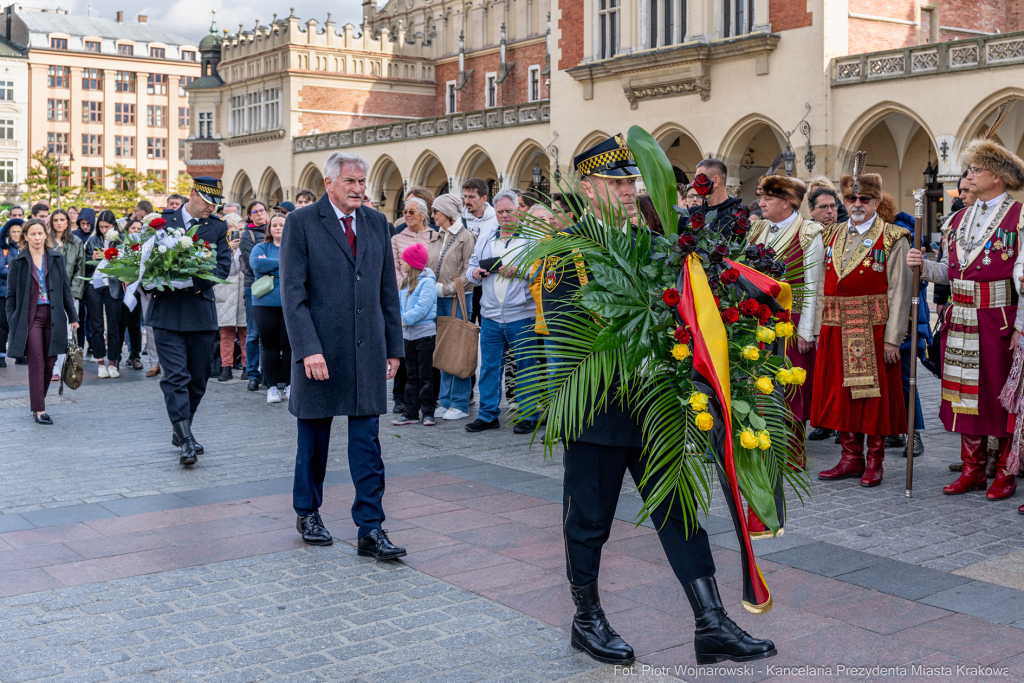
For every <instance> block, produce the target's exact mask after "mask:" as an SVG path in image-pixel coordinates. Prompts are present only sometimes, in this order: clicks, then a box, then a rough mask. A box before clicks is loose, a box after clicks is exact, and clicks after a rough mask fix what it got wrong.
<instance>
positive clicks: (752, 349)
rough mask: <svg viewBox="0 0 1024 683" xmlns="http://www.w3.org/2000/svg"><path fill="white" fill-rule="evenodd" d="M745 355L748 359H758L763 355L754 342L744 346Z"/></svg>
mask: <svg viewBox="0 0 1024 683" xmlns="http://www.w3.org/2000/svg"><path fill="white" fill-rule="evenodd" d="M743 357H744V358H746V359H747V360H757V359H758V358H760V357H761V351H760V350H758V348H757V347H756V346H754V345H752V344H747V345H746V346H744V347H743Z"/></svg>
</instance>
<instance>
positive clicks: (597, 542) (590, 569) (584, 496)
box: [562, 441, 715, 586]
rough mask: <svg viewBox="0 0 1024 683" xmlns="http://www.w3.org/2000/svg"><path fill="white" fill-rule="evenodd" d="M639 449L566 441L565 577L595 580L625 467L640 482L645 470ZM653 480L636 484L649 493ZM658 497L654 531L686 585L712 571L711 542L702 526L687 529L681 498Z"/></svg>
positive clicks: (571, 580)
mask: <svg viewBox="0 0 1024 683" xmlns="http://www.w3.org/2000/svg"><path fill="white" fill-rule="evenodd" d="M642 452H643V451H642V449H640V448H621V447H616V446H602V445H600V444H593V443H584V442H582V441H570V442H568V443H567V444H566V447H565V482H564V487H563V493H562V519H563V520H564V522H563V533H564V535H565V554H566V558H565V559H566V574H567V575H568V577H569V583H571V584H573V585H574V586H585V585H587V584H589V583H591V582H593V581H596V580H597V575H598V572H599V570H600V567H601V548H602V547H603V546H604V544H605V542H606V541H607V540H608V535H609V534H610V533H611V528H612V520H613V519H614V518H615V507H616V505H618V502H619V491H620V490H621V488H622V478H623V477H624V476H625V474H626V470H627V469H628V470H629V473H630V474H631V475H632V476H633V481H634V482H636V485H637V486H638V487H639V486H640V482H641V481H642V480H643V476H644V465H645V463H644V461H643V460H641V457H640V456H641V454H642ZM652 487H653V483H650V484H648V486H645V487H643V488H641V489H640V495H641V496H642V497H643V498H644V500H646V499H647V496H648V495H649V494H650V489H651V488H652ZM669 503H670V501H668V500H666V501H664V502H662V504H661V505H659V506H658V507H657V508H656V509H655V510H654V514H652V515H651V521H652V522H654V527H655V528H656V529H658V537H659V538H660V539H661V545H662V547H663V548H664V549H665V555H666V556H668V561H669V564H670V565H671V566H672V571H673V572H675V575H676V578H677V579H679V583H680V584H682V585H684V586H686V585H687V584H690V583H692V582H693V581H695V580H697V579H700V578H703V577H705V576H713V575H714V573H715V561H714V559H713V558H712V557H711V545H710V544H709V543H708V534H707V532H706V531H704V528H703V527H700V526H696V527H695V526H691V529H690V530H691V533H690V535H689V536H687V534H686V528H685V526H684V524H683V516H682V514H681V513H680V511H679V502H678V501H676V502H675V503H674V504H673V505H672V506H671V512H668V514H667V518H668V519H667V521H666V510H668V509H669Z"/></svg>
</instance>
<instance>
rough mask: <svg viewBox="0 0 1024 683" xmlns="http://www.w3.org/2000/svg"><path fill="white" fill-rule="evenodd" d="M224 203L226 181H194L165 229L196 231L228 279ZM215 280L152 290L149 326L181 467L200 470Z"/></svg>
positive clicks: (219, 272) (196, 280)
mask: <svg viewBox="0 0 1024 683" xmlns="http://www.w3.org/2000/svg"><path fill="white" fill-rule="evenodd" d="M223 201H224V193H223V189H222V185H221V181H220V180H218V179H217V178H210V177H207V176H199V177H196V178H194V179H193V182H192V191H191V193H190V194H189V199H188V202H187V203H186V204H185V205H184V206H182V207H181V208H180V209H178V210H177V211H175V212H174V213H173V214H171V213H168V214H165V218H166V219H167V225H166V226H165V229H167V230H171V229H174V228H182V229H184V230H190V229H192V228H193V227H194V228H196V233H195V235H196V237H197V238H198V239H199V240H200V241H203V242H209V243H210V245H211V248H212V247H213V245H216V253H217V269H216V271H215V272H214V275H215V276H217V277H218V278H225V277H227V276H228V272H229V270H230V269H231V249H230V248H228V242H227V224H225V223H224V221H222V220H221V219H220V218H218V217H217V216H214V215H211V214H212V213H213V210H214V209H216V208H217V206H218V205H220V204H221V203H222V202H223ZM214 284H215V283H214V282H213V281H210V280H205V279H200V278H193V279H190V280H186V281H185V282H178V283H172V285H171V286H172V289H165V290H164V291H152V298H151V299H150V303H149V309H148V310H147V311H146V324H147V325H149V326H152V327H153V335H154V337H155V341H156V348H157V353H158V355H159V356H160V365H161V366H162V367H163V371H164V376H163V379H161V380H160V389H161V391H163V392H164V402H165V403H166V404H167V417H168V418H170V420H171V429H172V430H173V433H174V434H173V436H172V438H171V443H172V444H173V445H174V446H178V447H180V448H181V453H180V455H179V462H180V463H181V464H182V465H194V464H195V463H196V462H197V460H198V456H199V455H202V453H203V447H202V446H200V445H199V444H198V443H196V440H195V437H193V436H192V419H193V418H194V417H195V414H196V410H198V409H199V402H200V401H202V400H203V394H205V393H206V383H207V381H208V380H209V379H210V366H211V363H212V360H213V359H212V354H213V342H214V338H215V337H216V335H217V307H216V305H215V303H214V296H213V286H214Z"/></svg>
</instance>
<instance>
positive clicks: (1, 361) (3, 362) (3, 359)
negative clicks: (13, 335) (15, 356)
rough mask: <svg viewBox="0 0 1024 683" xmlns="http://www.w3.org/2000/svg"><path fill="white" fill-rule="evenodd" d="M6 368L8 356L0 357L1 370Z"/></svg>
mask: <svg viewBox="0 0 1024 683" xmlns="http://www.w3.org/2000/svg"><path fill="white" fill-rule="evenodd" d="M6 367H7V357H6V356H0V368H6Z"/></svg>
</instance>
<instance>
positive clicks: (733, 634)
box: [542, 135, 776, 664]
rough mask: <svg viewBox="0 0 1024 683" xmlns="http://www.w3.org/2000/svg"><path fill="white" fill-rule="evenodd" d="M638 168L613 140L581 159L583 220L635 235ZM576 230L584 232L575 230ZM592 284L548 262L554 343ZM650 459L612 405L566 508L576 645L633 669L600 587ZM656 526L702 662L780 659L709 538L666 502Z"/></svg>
mask: <svg viewBox="0 0 1024 683" xmlns="http://www.w3.org/2000/svg"><path fill="white" fill-rule="evenodd" d="M635 163H636V162H635V161H634V159H633V155H632V152H630V150H629V148H628V147H627V146H626V142H625V140H624V139H623V137H622V136H621V135H616V136H614V137H612V138H608V139H607V140H605V141H603V142H601V143H599V144H597V145H595V146H594V147H592V148H590V149H588V150H586V151H585V152H583V153H582V154H580V155H578V156H577V157H576V158H575V159H573V167H574V168H575V169H576V171H577V172H578V173H579V174H580V177H581V178H582V180H581V183H580V187H581V190H582V191H583V193H584V195H585V198H586V200H587V202H588V204H589V209H588V210H589V212H590V217H589V218H585V220H588V219H589V220H591V221H592V220H594V217H605V218H606V217H607V216H608V214H609V212H611V213H613V214H614V213H618V214H619V215H618V219H617V220H621V226H622V227H621V229H622V230H623V231H624V232H626V233H627V234H630V231H631V227H630V221H629V219H630V217H632V216H635V215H636V178H637V177H638V176H639V175H640V172H639V171H638V170H637V168H636V165H635ZM623 214H624V215H623ZM577 229H579V228H578V226H577V227H573V228H569V231H573V230H577ZM632 230H634V231H635V229H632ZM633 234H634V235H635V232H633ZM589 277H590V274H589V273H588V272H587V270H586V264H585V263H584V262H583V259H582V256H580V255H579V254H565V257H564V258H563V257H557V258H556V257H549V258H548V263H547V269H546V274H545V276H544V284H543V294H542V298H543V303H544V314H545V320H547V321H548V327H549V333H550V335H552V336H557V335H558V332H557V329H552V327H551V324H552V322H553V321H554V320H557V315H558V313H559V312H566V311H572V310H574V305H573V304H572V302H571V301H572V298H573V297H574V295H575V293H576V292H577V291H578V289H579V288H580V286H581V285H582V284H586V282H587V280H588V278H589ZM552 316H555V317H554V318H552ZM556 328H557V326H556ZM642 455H643V440H642V430H641V427H640V425H639V424H638V423H637V421H636V420H635V419H634V418H633V416H632V412H631V407H630V406H625V405H620V404H619V403H618V402H616V401H614V400H613V401H610V402H609V405H608V407H607V409H606V410H605V411H604V412H603V413H602V414H599V415H595V416H594V418H593V420H592V421H591V423H590V425H589V426H586V427H585V428H584V429H583V430H582V431H581V432H580V433H579V435H577V436H576V438H575V439H573V440H567V441H566V443H565V477H564V493H563V499H562V500H563V519H564V535H565V551H566V573H567V575H568V578H569V588H570V591H571V592H572V599H573V602H574V603H575V604H576V615H575V617H573V624H572V645H573V647H575V648H577V649H581V650H584V651H585V652H587V653H588V654H589V655H590V656H591V657H593V658H594V659H596V660H598V661H600V662H605V663H610V664H628V663H629V662H632V661H633V659H634V655H633V649H632V648H631V647H630V646H629V645H627V644H626V643H625V642H624V641H623V640H622V638H621V637H619V635H618V634H617V633H616V632H615V631H614V629H612V627H611V625H610V624H609V623H608V619H607V618H606V617H605V613H604V610H603V609H601V600H600V596H599V594H598V588H597V577H598V570H599V568H600V564H601V548H602V546H603V545H604V544H605V542H606V541H607V540H608V535H609V533H610V531H611V525H612V520H613V519H614V516H615V507H616V505H617V504H618V500H619V492H620V490H621V488H622V478H623V476H624V475H625V472H626V470H627V469H628V470H629V472H630V474H631V475H632V476H633V481H635V482H636V484H637V486H638V487H639V486H640V483H641V481H642V479H643V476H644V468H645V464H646V463H645V462H644V461H643V459H642ZM654 485H655V482H653V481H652V482H649V483H648V484H647V485H645V486H643V487H641V490H640V494H641V495H642V496H643V497H644V498H646V497H647V496H648V495H649V494H650V492H651V490H652V489H653V487H654ZM652 520H653V521H654V524H655V527H656V528H657V529H658V535H659V537H660V538H661V542H662V546H663V547H664V548H665V554H666V555H667V556H668V560H669V564H670V565H671V566H672V570H673V571H674V572H675V574H676V577H677V578H678V579H679V582H680V583H681V584H682V585H683V587H684V589H685V591H686V596H687V597H688V598H689V600H690V606H691V607H692V608H693V613H694V615H695V618H696V622H697V629H696V635H695V638H694V648H695V650H696V653H697V662H698V663H699V664H703V663H709V662H715V661H720V660H721V659H731V660H734V661H748V660H753V659H761V658H763V657H771V656H773V655H775V654H776V650H775V645H774V644H773V643H772V642H771V641H770V640H757V639H755V638H752V637H751V636H750V635H749V634H747V633H746V632H744V631H743V630H742V629H740V628H739V626H737V625H736V624H735V623H734V622H733V621H732V620H731V619H729V617H728V616H726V613H725V610H724V608H723V607H722V601H721V598H720V597H719V594H718V586H717V584H716V583H715V577H714V573H715V562H714V559H713V558H712V556H711V548H710V545H709V544H708V535H707V532H705V531H704V529H703V528H700V527H698V528H697V529H696V530H695V531H693V533H691V534H687V530H686V528H685V526H684V523H683V516H682V514H681V513H680V511H679V506H671V507H670V506H669V504H668V502H667V501H666V502H665V503H663V504H662V505H660V506H658V507H657V508H656V509H655V510H654V513H653V515H652Z"/></svg>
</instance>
